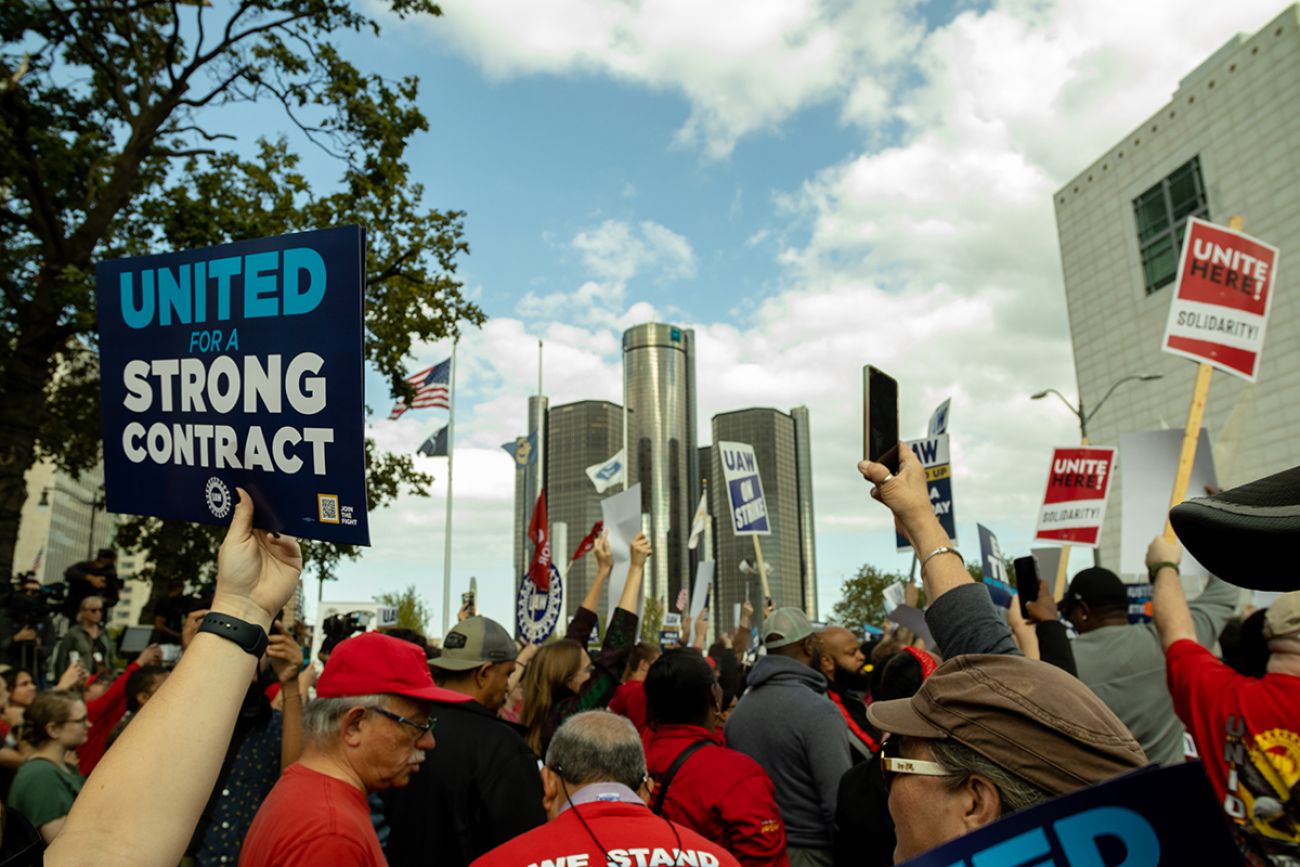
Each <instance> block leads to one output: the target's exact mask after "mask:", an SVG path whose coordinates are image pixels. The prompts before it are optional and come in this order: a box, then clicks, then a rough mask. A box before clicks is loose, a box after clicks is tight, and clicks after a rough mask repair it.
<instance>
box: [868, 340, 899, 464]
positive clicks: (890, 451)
mask: <svg viewBox="0 0 1300 867" xmlns="http://www.w3.org/2000/svg"><path fill="white" fill-rule="evenodd" d="M862 454H863V457H865V458H866V459H867V460H869V461H876V462H877V463H881V464H884V465H885V466H886V467H888V468H889V471H890V472H891V473H896V472H898V383H897V382H895V381H894V378H893V377H892V376H889V375H888V374H886V373H885V372H884V371H882V370H877V369H876V368H874V367H872V366H871V365H870V364H868V365H867V366H866V367H864V368H862Z"/></svg>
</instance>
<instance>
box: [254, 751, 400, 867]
mask: <svg viewBox="0 0 1300 867" xmlns="http://www.w3.org/2000/svg"><path fill="white" fill-rule="evenodd" d="M387 863H388V862H387V861H385V860H384V851H383V850H382V849H380V848H379V838H378V837H376V836H375V829H374V826H373V825H372V824H371V823H370V804H369V802H368V801H367V800H366V795H365V793H364V792H362V791H361V790H360V789H357V788H355V787H353V786H351V785H349V784H348V783H345V782H343V781H342V780H336V779H334V778H333V777H327V776H325V775H324V774H322V773H318V772H316V771H313V770H311V769H309V768H305V767H303V766H302V765H290V766H289V767H287V768H285V770H284V773H283V774H281V775H280V780H279V782H277V783H276V784H275V788H273V789H271V794H269V795H267V796H266V800H265V801H263V802H262V807H261V809H259V810H258V811H257V815H256V816H254V817H253V824H252V826H251V827H250V828H249V829H248V836H247V837H245V838H244V845H243V848H242V849H241V850H240V852H239V867H318V865H324V864H329V865H331V867H334V865H338V867H385V865H386V864H387Z"/></svg>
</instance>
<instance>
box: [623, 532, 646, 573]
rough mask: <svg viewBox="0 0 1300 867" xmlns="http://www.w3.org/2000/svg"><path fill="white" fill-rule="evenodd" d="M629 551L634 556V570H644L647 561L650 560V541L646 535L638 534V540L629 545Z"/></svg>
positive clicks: (635, 539)
mask: <svg viewBox="0 0 1300 867" xmlns="http://www.w3.org/2000/svg"><path fill="white" fill-rule="evenodd" d="M628 550H629V551H631V554H632V568H633V569H641V568H644V566H645V561H647V560H649V559H650V539H649V538H647V536H646V534H645V533H637V534H636V538H634V539H633V540H632V543H631V544H630V545H628Z"/></svg>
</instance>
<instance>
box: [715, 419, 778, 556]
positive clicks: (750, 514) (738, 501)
mask: <svg viewBox="0 0 1300 867" xmlns="http://www.w3.org/2000/svg"><path fill="white" fill-rule="evenodd" d="M718 449H719V451H720V452H721V454H722V477H723V480H724V481H725V482H726V485H727V498H728V502H729V504H730V506H731V527H732V529H733V530H735V531H736V535H737V536H767V535H769V534H770V533H771V532H772V527H771V524H770V523H769V522H768V520H767V501H766V500H765V499H764V498H763V480H762V479H760V478H759V476H758V459H757V458H756V457H754V447H753V446H751V445H747V444H745V443H726V442H720V443H718Z"/></svg>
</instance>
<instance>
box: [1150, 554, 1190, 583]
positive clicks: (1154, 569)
mask: <svg viewBox="0 0 1300 867" xmlns="http://www.w3.org/2000/svg"><path fill="white" fill-rule="evenodd" d="M1161 569H1173V570H1174V574H1175V575H1181V574H1183V573H1182V572H1179V571H1178V564H1177V563H1171V562H1169V561H1168V560H1165V561H1163V562H1161V563H1153V564H1151V567H1150V568H1149V569H1148V570H1147V577H1149V578H1150V579H1151V583H1152V584H1154V583H1156V576H1157V575H1159V574H1160V570H1161Z"/></svg>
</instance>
